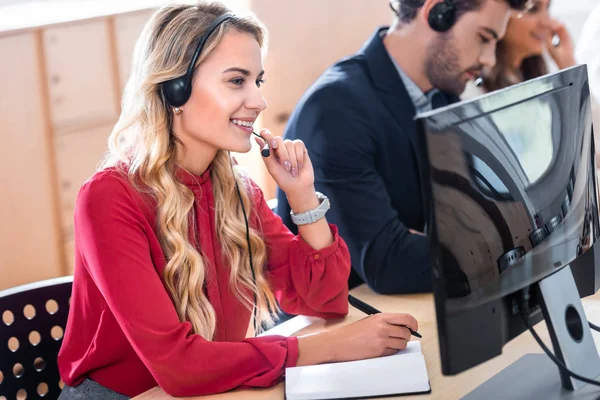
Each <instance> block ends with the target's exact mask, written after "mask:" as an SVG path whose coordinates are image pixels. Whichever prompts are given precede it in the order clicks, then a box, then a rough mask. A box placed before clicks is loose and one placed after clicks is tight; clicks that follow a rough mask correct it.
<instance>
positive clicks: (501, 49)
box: [462, 0, 576, 99]
mask: <svg viewBox="0 0 600 400" xmlns="http://www.w3.org/2000/svg"><path fill="white" fill-rule="evenodd" d="M549 8H550V0H533V1H530V2H529V3H528V6H527V9H526V10H525V11H522V12H513V15H512V17H511V18H510V21H509V23H508V27H507V29H506V35H505V36H504V37H503V38H502V40H500V41H499V42H498V45H497V47H496V65H495V67H494V68H492V69H491V70H487V71H485V70H484V71H483V76H482V78H483V80H482V82H481V85H480V86H479V87H476V86H475V85H474V84H469V85H468V86H467V89H466V90H465V92H464V93H463V95H462V98H463V99H466V98H471V97H475V96H478V95H480V94H483V93H486V92H491V91H494V90H498V89H502V88H505V87H508V86H511V85H514V84H516V83H519V82H523V81H527V80H529V79H533V78H537V77H539V76H542V75H545V74H547V73H548V65H547V64H546V61H545V60H544V57H543V54H544V52H545V51H547V52H548V54H549V55H550V57H551V58H552V60H553V61H554V63H556V65H557V66H558V68H559V69H563V68H568V67H571V66H573V65H575V64H576V62H575V56H574V46H573V41H572V39H571V36H570V35H569V32H568V31H567V29H566V28H565V26H564V25H563V24H562V23H561V22H559V21H557V20H555V19H553V18H552V17H551V16H550V12H549Z"/></svg>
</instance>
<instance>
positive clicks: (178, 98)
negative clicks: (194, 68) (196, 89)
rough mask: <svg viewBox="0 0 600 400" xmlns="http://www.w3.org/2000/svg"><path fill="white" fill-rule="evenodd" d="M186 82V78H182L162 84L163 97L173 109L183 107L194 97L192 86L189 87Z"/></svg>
mask: <svg viewBox="0 0 600 400" xmlns="http://www.w3.org/2000/svg"><path fill="white" fill-rule="evenodd" d="M186 81H187V79H186V77H185V76H182V77H179V78H175V79H171V80H170V81H166V82H163V83H162V84H161V88H162V92H163V96H165V99H166V100H167V103H169V105H170V106H171V107H181V106H182V105H184V104H185V103H186V102H187V101H188V99H189V98H190V96H191V95H192V85H187V84H186Z"/></svg>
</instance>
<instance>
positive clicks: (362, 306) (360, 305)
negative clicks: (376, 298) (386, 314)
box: [348, 294, 422, 338]
mask: <svg viewBox="0 0 600 400" xmlns="http://www.w3.org/2000/svg"><path fill="white" fill-rule="evenodd" d="M348 302H349V303H350V305H352V307H355V308H357V309H359V310H360V311H362V312H364V313H365V314H367V315H373V314H379V313H380V312H381V311H379V310H378V309H376V308H375V307H372V306H370V305H368V304H367V303H365V302H364V301H362V300H359V299H357V298H356V297H354V296H352V295H351V294H349V295H348ZM402 326H404V327H405V328H406V329H408V330H409V331H410V334H411V335H413V336H416V337H418V338H422V336H421V334H420V333H419V332H415V331H413V330H412V329H410V327H408V326H406V325H402Z"/></svg>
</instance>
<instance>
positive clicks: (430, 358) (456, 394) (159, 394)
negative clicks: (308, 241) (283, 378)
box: [134, 285, 600, 400]
mask: <svg viewBox="0 0 600 400" xmlns="http://www.w3.org/2000/svg"><path fill="white" fill-rule="evenodd" d="M351 293H352V294H353V295H354V296H356V297H358V298H360V299H361V300H364V301H365V302H367V303H369V304H371V305H372V306H374V307H375V308H377V309H379V310H381V311H383V312H407V313H410V314H412V315H414V316H415V318H417V320H418V321H419V332H420V333H421V334H422V335H423V339H421V347H422V351H423V355H424V356H425V362H426V364H427V371H428V372H429V379H430V382H431V394H429V395H418V396H401V397H386V398H389V399H401V400H412V399H415V400H417V399H418V400H425V399H440V400H441V399H444V400H447V399H458V398H460V397H462V396H464V395H466V394H467V393H469V392H471V391H472V390H473V389H475V388H476V387H477V386H479V385H480V384H482V383H483V382H485V381H486V380H488V379H489V378H491V377H492V376H493V375H495V374H497V373H498V372H500V371H501V370H502V369H504V368H505V367H506V366H508V365H510V364H511V363H513V362H514V361H516V360H517V359H519V358H520V357H521V356H523V355H524V354H526V353H541V352H542V349H541V348H540V347H539V345H538V344H537V343H536V342H535V340H534V339H533V337H532V336H531V334H530V333H529V332H524V333H523V334H521V335H520V336H518V337H517V338H515V339H514V340H512V341H511V342H509V343H508V344H507V345H506V346H504V349H503V352H502V355H500V356H498V357H496V358H493V359H491V360H489V361H488V362H486V363H483V364H480V365H478V366H477V367H475V368H471V369H470V370H467V371H465V372H463V373H461V374H459V375H455V376H444V375H442V371H441V366H440V355H439V344H438V337H437V325H436V319H435V306H434V303H433V295H431V294H419V295H396V296H381V295H378V294H376V293H374V292H373V291H371V290H370V289H369V288H368V287H367V286H366V285H362V286H360V287H358V288H356V289H354V290H352V291H351ZM583 306H584V308H585V311H586V315H587V318H588V319H589V320H590V321H591V322H594V323H596V324H600V292H599V293H598V294H596V295H594V296H590V297H588V298H586V299H584V300H583ZM360 318H364V314H362V313H361V312H359V311H358V310H356V309H354V308H352V307H350V311H349V314H348V316H347V317H346V318H344V319H343V320H337V321H324V320H320V319H315V320H314V321H313V323H312V324H310V325H309V326H307V327H306V328H304V329H301V330H299V331H298V332H297V333H295V334H294V335H296V336H301V335H305V334H309V333H315V332H320V331H323V330H329V329H334V328H336V327H339V326H341V325H344V324H348V323H350V322H353V321H356V320H358V319H360ZM535 329H536V332H538V334H539V335H540V336H541V337H542V339H544V340H545V341H546V343H547V344H548V345H549V344H550V342H549V339H548V331H547V329H546V326H545V323H544V322H541V323H539V324H538V325H536V327H535ZM592 334H593V336H594V339H595V341H596V344H599V343H600V333H598V332H594V331H592ZM283 398H284V385H283V383H281V384H279V385H277V386H275V387H273V388H270V389H266V390H240V391H232V392H228V393H223V394H218V395H212V396H198V397H186V398H185V399H188V400H254V399H256V400H258V399H261V400H263V399H264V400H283ZM168 399H174V397H171V396H169V395H167V394H166V393H164V392H163V391H162V390H161V389H160V388H159V387H156V388H154V389H151V390H149V391H147V392H145V393H143V394H141V395H139V396H137V397H135V398H134V400H168Z"/></svg>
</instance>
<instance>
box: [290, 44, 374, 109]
mask: <svg viewBox="0 0 600 400" xmlns="http://www.w3.org/2000/svg"><path fill="white" fill-rule="evenodd" d="M371 88H372V84H371V81H370V77H369V72H368V68H367V65H366V62H365V59H364V56H363V55H361V54H357V55H354V56H351V57H347V58H344V59H342V60H340V61H338V62H337V63H335V64H334V65H332V66H330V67H329V68H327V70H326V71H325V72H324V73H323V74H322V75H321V76H320V77H319V78H318V79H317V80H316V81H315V83H314V84H313V85H312V86H311V87H310V88H309V90H308V91H307V92H306V93H305V95H304V96H303V97H302V99H301V100H300V103H301V104H302V103H314V102H318V103H321V102H322V103H324V104H323V105H330V106H333V105H334V104H332V103H331V101H332V100H333V101H335V104H338V105H339V104H340V103H349V102H352V103H356V102H357V101H358V102H361V101H362V99H364V98H365V97H366V96H367V97H368V93H369V91H370V90H371Z"/></svg>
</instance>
